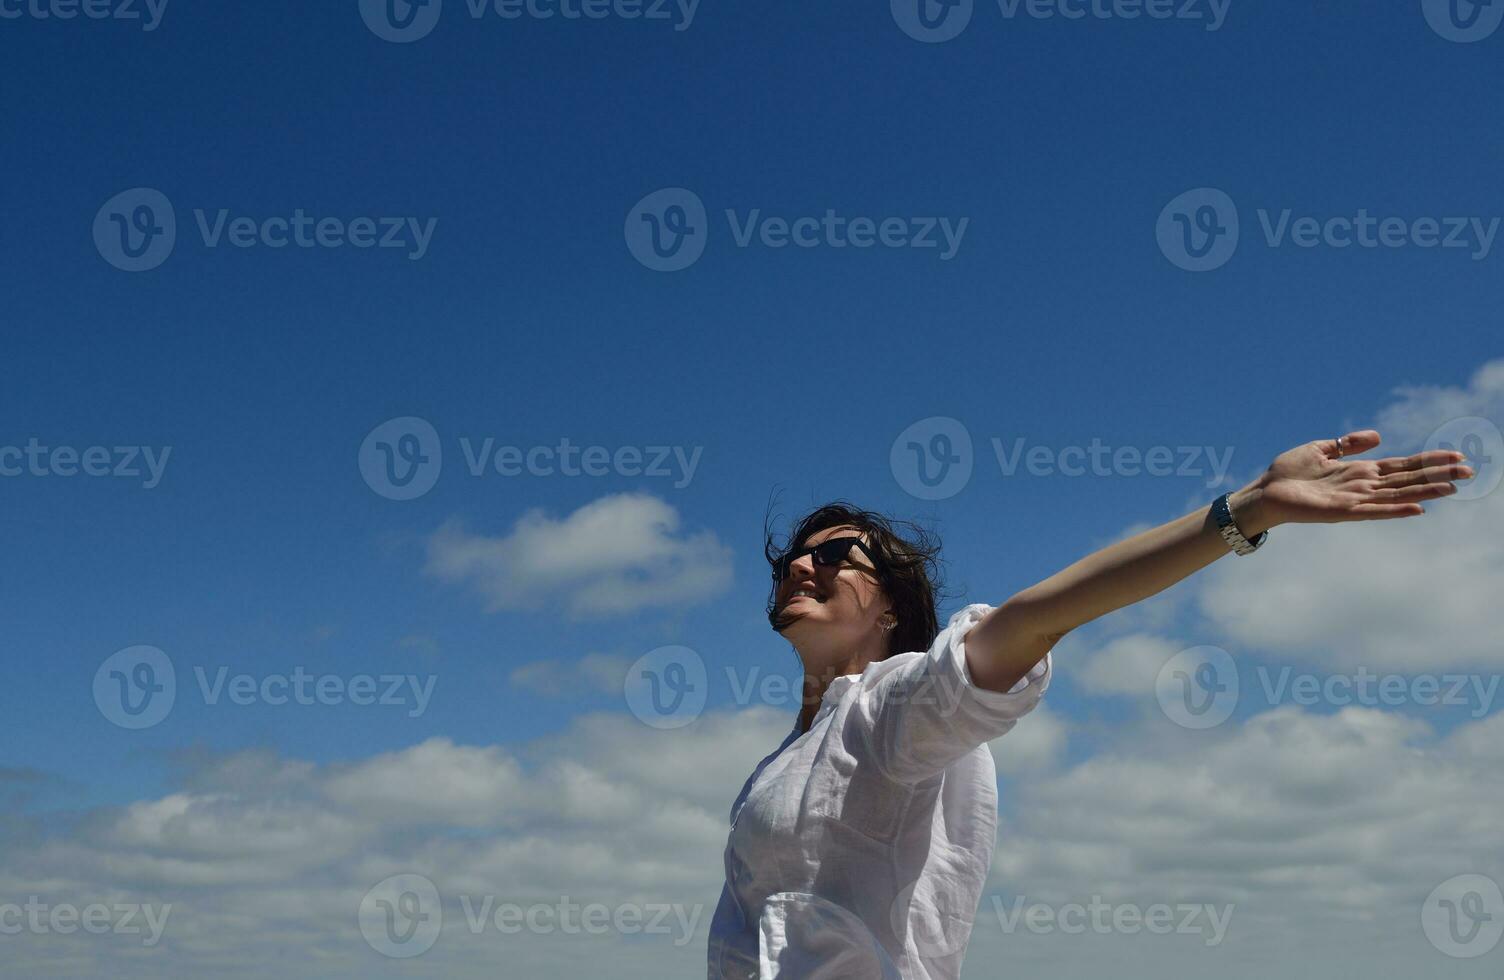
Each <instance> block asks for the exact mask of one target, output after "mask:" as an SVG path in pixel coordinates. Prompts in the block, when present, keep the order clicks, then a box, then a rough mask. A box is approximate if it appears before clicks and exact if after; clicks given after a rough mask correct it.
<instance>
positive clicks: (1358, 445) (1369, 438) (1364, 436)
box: [1317, 429, 1379, 459]
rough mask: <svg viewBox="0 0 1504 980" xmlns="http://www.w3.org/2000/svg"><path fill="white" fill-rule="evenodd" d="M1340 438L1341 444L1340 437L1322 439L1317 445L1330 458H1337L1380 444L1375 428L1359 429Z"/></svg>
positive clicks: (1355, 453) (1354, 454)
mask: <svg viewBox="0 0 1504 980" xmlns="http://www.w3.org/2000/svg"><path fill="white" fill-rule="evenodd" d="M1339 438H1340V442H1341V445H1340V446H1339V445H1338V442H1339V439H1321V440H1319V441H1318V442H1317V445H1318V446H1319V447H1320V449H1321V451H1322V452H1323V453H1325V454H1326V455H1327V457H1328V458H1330V459H1337V458H1339V457H1342V456H1356V455H1358V454H1359V453H1366V452H1368V451H1369V450H1370V449H1372V448H1373V447H1375V446H1377V445H1378V444H1379V434H1378V433H1377V432H1375V431H1374V430H1373V429H1359V430H1357V431H1356V432H1349V433H1347V435H1344V436H1341V437H1339Z"/></svg>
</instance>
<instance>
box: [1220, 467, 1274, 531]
mask: <svg viewBox="0 0 1504 980" xmlns="http://www.w3.org/2000/svg"><path fill="white" fill-rule="evenodd" d="M1227 510H1228V513H1230V514H1232V519H1233V523H1234V524H1236V525H1237V526H1238V530H1239V531H1240V532H1242V534H1243V537H1245V538H1248V539H1249V540H1252V539H1253V538H1255V537H1257V536H1258V535H1260V534H1262V533H1264V532H1265V531H1267V530H1269V529H1270V528H1272V527H1274V526H1275V525H1276V524H1278V523H1279V522H1278V521H1276V520H1275V519H1274V518H1273V516H1272V515H1270V513H1269V507H1268V504H1267V503H1266V502H1265V501H1264V481H1263V480H1262V479H1258V480H1255V481H1254V482H1252V483H1250V484H1248V485H1247V486H1246V487H1244V488H1243V489H1241V490H1235V491H1233V492H1232V493H1231V494H1229V495H1228V497H1227Z"/></svg>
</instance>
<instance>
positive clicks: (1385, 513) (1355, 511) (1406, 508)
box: [1348, 503, 1426, 521]
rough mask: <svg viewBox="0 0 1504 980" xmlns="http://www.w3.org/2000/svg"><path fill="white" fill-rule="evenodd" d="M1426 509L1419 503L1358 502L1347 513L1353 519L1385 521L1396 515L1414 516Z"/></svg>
mask: <svg viewBox="0 0 1504 980" xmlns="http://www.w3.org/2000/svg"><path fill="white" fill-rule="evenodd" d="M1425 512H1426V509H1425V508H1424V507H1422V506H1421V505H1420V504H1415V503H1409V504H1358V505H1357V506H1356V507H1354V508H1352V510H1350V511H1349V512H1348V513H1349V514H1351V515H1352V516H1351V517H1350V518H1349V520H1354V521H1387V520H1392V519H1394V518H1396V517H1416V516H1418V515H1420V514H1424V513H1425Z"/></svg>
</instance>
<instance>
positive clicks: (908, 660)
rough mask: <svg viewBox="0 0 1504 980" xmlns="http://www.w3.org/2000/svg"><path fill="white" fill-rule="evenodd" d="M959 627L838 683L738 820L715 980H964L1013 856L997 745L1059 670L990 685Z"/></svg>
mask: <svg viewBox="0 0 1504 980" xmlns="http://www.w3.org/2000/svg"><path fill="white" fill-rule="evenodd" d="M991 608H992V607H991V606H987V605H984V604H981V603H976V604H973V605H969V606H967V607H966V608H965V609H962V610H961V611H959V612H957V613H956V614H955V615H954V616H952V617H951V619H950V622H949V623H948V624H947V625H946V627H945V629H943V630H941V632H940V635H939V636H937V637H936V638H935V641H934V643H932V644H931V645H930V649H929V651H928V652H913V653H900V654H895V655H893V656H891V657H888V658H887V659H886V660H882V661H879V662H877V663H873V664H868V665H867V669H866V670H864V671H862V673H861V674H859V675H856V674H847V675H843V676H840V677H837V678H835V679H834V680H833V681H832V682H831V684H830V687H829V688H828V689H827V690H826V692H825V696H824V698H823V700H822V701H821V703H820V708H819V710H818V712H817V713H816V714H815V717H814V721H813V722H812V723H811V724H810V728H809V731H807V732H802V733H801V732H800V731H799V721H798V719H797V718H796V719H795V721H794V727H793V729H792V730H791V731H790V732H789V734H788V736H787V737H786V738H785V739H784V740H783V744H782V745H780V746H779V747H778V748H777V750H775V751H774V752H773V753H772V754H771V755H769V756H768V757H767V758H765V759H763V760H762V762H761V763H759V764H758V766H757V768H756V769H755V770H754V771H753V772H752V776H751V777H750V778H749V779H748V780H747V784H746V785H745V786H744V787H743V788H742V791H741V795H740V796H738V797H737V799H736V802H735V803H734V804H733V805H732V807H731V833H730V836H729V839H728V840H727V842H726V853H725V862H726V884H725V887H724V888H723V889H722V891H721V900H720V904H719V905H718V906H717V908H716V913H715V918H714V920H713V921H712V922H711V927H710V942H709V949H708V957H709V974H708V976H709V980H775V978H777V980H955V978H957V977H958V976H959V975H960V973H961V961H962V958H963V956H964V955H965V952H966V943H967V940H968V939H970V937H971V927H972V922H973V920H974V918H975V916H976V912H977V906H978V904H979V903H980V901H981V896H982V886H983V884H984V883H985V881H986V878H987V870H988V868H989V867H990V866H991V864H992V851H993V848H994V847H995V846H996V844H997V772H996V769H995V768H994V765H993V761H992V752H991V750H990V749H989V748H988V746H987V744H986V743H987V742H988V741H990V740H991V739H994V738H997V737H998V736H1000V735H1002V734H1004V733H1005V732H1007V731H1008V730H1009V729H1011V728H1012V727H1013V726H1014V725H1015V724H1016V723H1017V722H1018V720H1019V719H1020V718H1022V717H1023V716H1024V715H1026V714H1028V713H1029V712H1030V711H1031V710H1033V708H1034V706H1035V705H1036V704H1038V703H1039V699H1040V698H1041V697H1042V696H1043V695H1044V692H1045V689H1046V688H1047V687H1048V686H1049V683H1050V676H1051V669H1052V666H1051V658H1050V654H1049V653H1046V654H1045V656H1044V659H1043V660H1041V661H1040V662H1039V663H1037V664H1035V665H1034V667H1033V668H1032V669H1031V670H1030V671H1029V673H1028V674H1027V675H1025V676H1024V677H1023V678H1021V679H1020V680H1019V682H1018V683H1017V684H1015V685H1014V686H1013V688H1012V689H1011V690H1009V691H1007V692H1003V691H989V690H986V689H985V688H980V687H977V686H976V684H975V682H973V680H972V678H971V671H970V670H969V669H968V668H967V665H966V650H965V648H964V645H963V642H962V639H963V637H964V636H965V635H966V633H967V632H968V631H969V630H970V629H971V628H972V627H973V626H975V625H976V624H977V623H978V622H979V621H980V620H981V618H982V617H983V616H984V615H985V614H986V613H987V612H989V611H990V610H991Z"/></svg>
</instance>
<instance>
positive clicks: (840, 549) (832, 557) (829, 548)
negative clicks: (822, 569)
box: [815, 538, 856, 565]
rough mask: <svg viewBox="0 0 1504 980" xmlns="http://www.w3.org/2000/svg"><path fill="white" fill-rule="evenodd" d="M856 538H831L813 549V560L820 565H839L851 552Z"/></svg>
mask: <svg viewBox="0 0 1504 980" xmlns="http://www.w3.org/2000/svg"><path fill="white" fill-rule="evenodd" d="M855 543H856V538H832V539H831V540H829V541H826V542H823V543H822V544H821V545H820V546H819V547H818V548H816V549H815V561H816V563H818V564H821V565H839V564H840V563H841V562H843V561H845V560H846V556H847V555H848V554H850V553H851V546H852V545H853V544H855Z"/></svg>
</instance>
